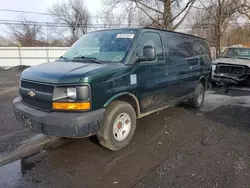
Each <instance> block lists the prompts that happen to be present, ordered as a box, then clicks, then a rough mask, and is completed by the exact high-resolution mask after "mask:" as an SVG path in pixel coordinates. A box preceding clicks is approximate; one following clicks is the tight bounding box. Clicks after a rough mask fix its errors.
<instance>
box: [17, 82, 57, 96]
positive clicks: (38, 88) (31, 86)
mask: <svg viewBox="0 0 250 188" xmlns="http://www.w3.org/2000/svg"><path fill="white" fill-rule="evenodd" d="M21 87H23V88H28V89H33V90H36V91H42V92H44V93H53V89H54V86H51V85H43V84H37V83H32V82H26V81H22V82H21Z"/></svg>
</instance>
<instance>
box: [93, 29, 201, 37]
mask: <svg viewBox="0 0 250 188" xmlns="http://www.w3.org/2000/svg"><path fill="white" fill-rule="evenodd" d="M115 29H136V30H142V29H151V30H157V31H165V32H169V33H177V34H180V35H187V36H190V37H194V38H198V39H202V40H206V39H204V38H202V37H197V36H194V35H190V34H186V33H181V32H176V31H171V30H166V29H158V28H153V27H120V28H119V27H118V28H107V29H103V30H98V31H106V30H115ZM94 32H95V31H94Z"/></svg>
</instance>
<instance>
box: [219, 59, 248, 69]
mask: <svg viewBox="0 0 250 188" xmlns="http://www.w3.org/2000/svg"><path fill="white" fill-rule="evenodd" d="M214 63H215V64H218V63H225V64H232V65H245V66H248V67H250V59H249V60H248V59H237V58H235V59H234V58H219V59H216V60H215V61H214Z"/></svg>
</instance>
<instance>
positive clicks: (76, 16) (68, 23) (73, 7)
mask: <svg viewBox="0 0 250 188" xmlns="http://www.w3.org/2000/svg"><path fill="white" fill-rule="evenodd" d="M49 12H50V13H51V14H52V15H53V16H54V18H55V22H56V23H57V24H58V23H59V24H61V25H63V26H65V27H66V28H69V29H70V33H71V37H70V38H69V39H67V40H68V42H69V45H70V44H73V43H74V42H75V41H76V40H77V39H78V38H79V35H80V34H85V33H86V32H87V26H88V23H89V19H90V17H89V12H88V10H87V8H86V7H85V5H84V3H83V1H82V0H69V1H67V2H65V1H64V2H63V3H61V4H59V3H56V4H54V5H53V7H52V9H50V10H49ZM59 32H61V33H64V32H65V28H64V31H62V30H61V31H59ZM64 38H65V39H66V37H64Z"/></svg>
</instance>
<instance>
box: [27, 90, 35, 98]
mask: <svg viewBox="0 0 250 188" xmlns="http://www.w3.org/2000/svg"><path fill="white" fill-rule="evenodd" d="M28 95H29V96H30V97H35V96H36V93H35V92H34V91H29V93H28Z"/></svg>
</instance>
